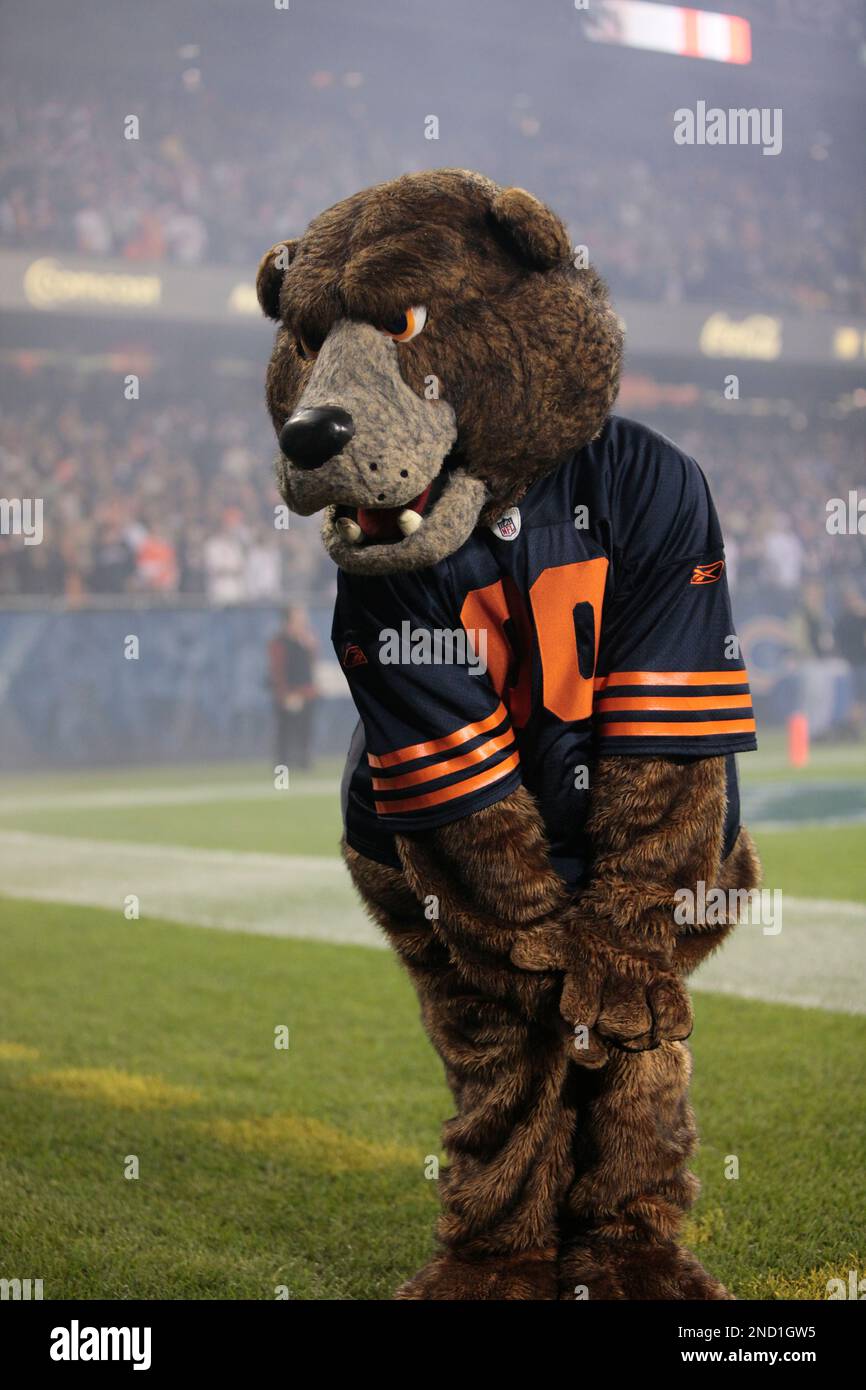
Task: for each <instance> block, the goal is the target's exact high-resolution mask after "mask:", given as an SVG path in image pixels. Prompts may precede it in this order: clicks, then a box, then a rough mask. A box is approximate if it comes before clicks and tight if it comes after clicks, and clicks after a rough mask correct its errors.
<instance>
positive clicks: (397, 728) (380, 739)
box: [331, 571, 521, 832]
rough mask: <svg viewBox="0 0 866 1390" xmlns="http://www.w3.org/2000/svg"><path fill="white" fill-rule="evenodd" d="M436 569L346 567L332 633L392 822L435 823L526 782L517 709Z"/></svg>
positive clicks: (403, 826)
mask: <svg viewBox="0 0 866 1390" xmlns="http://www.w3.org/2000/svg"><path fill="white" fill-rule="evenodd" d="M431 573H432V572H431V571H422V572H419V573H418V574H411V573H409V574H400V575H394V576H388V577H383V578H377V579H366V578H365V579H361V578H359V577H357V576H347V575H345V574H343V573H341V574H340V577H339V581H338V594H337V605H336V609H335V614H334V626H333V630H332V634H331V636H332V640H333V643H334V648H335V650H336V653H337V657H338V660H339V661H340V664H341V666H342V668H343V672H344V674H345V676H346V678H347V680H348V683H349V688H350V691H351V694H352V699H353V701H354V703H355V706H356V708H357V710H358V713H359V715H360V717H361V721H362V724H363V727H364V732H365V736H366V757H367V761H368V764H369V769H370V777H371V786H372V797H373V805H374V807H375V811H376V815H377V817H378V819H379V821H380V822H381V824H382V826H383V828H386V829H388V830H393V831H398V832H406V831H408V832H411V831H413V830H421V829H427V828H431V827H434V826H438V825H445V824H447V823H448V822H449V821H453V820H458V819H460V818H461V817H463V816H467V815H469V814H470V813H471V812H472V811H477V810H481V809H482V807H485V806H489V805H492V804H493V803H494V802H495V801H499V800H500V799H501V798H502V797H504V796H506V795H507V794H508V793H509V792H511V791H513V790H514V789H515V787H517V786H519V785H520V780H521V779H520V766H519V756H518V752H517V744H516V742H515V738H514V732H513V730H512V727H511V721H510V719H509V716H508V712H507V710H506V708H505V706H504V704H503V703H502V701H501V699H500V697H499V695H498V694H497V692H496V691H495V689H494V687H493V685H492V682H491V680H490V677H489V675H488V674H487V672H486V670H485V669H484V668H483V664H480V663H479V662H478V661H477V659H476V657H475V653H474V652H473V650H472V648H471V646H470V645H469V644H468V638H467V636H466V632H465V630H464V628H463V627H462V625H461V623H460V621H459V618H458V617H455V616H454V614H453V613H452V611H451V610H452V604H451V603H450V600H449V598H448V595H447V591H446V590H445V588H444V585H443V584H441V583H434V582H433V581H432V580H431V577H430V576H431Z"/></svg>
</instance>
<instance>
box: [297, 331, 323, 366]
mask: <svg viewBox="0 0 866 1390" xmlns="http://www.w3.org/2000/svg"><path fill="white" fill-rule="evenodd" d="M324 341H325V339H324V338H323V337H319V336H318V334H315V333H311V332H309V331H308V332H306V333H303V332H301V330H300V329H299V330H298V335H297V337H296V338H295V347H296V348H297V350H298V356H299V357H303V359H304V361H305V362H313V361H315V359H316V358H317V357H318V355H319V353H320V352H321V349H322V343H323V342H324Z"/></svg>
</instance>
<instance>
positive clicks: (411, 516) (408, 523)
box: [397, 507, 424, 536]
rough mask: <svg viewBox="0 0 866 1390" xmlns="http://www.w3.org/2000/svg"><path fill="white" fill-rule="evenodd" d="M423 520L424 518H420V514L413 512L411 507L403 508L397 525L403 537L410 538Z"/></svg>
mask: <svg viewBox="0 0 866 1390" xmlns="http://www.w3.org/2000/svg"><path fill="white" fill-rule="evenodd" d="M423 520H424V518H423V517H422V516H421V514H420V512H413V510H412V508H411V507H404V508H403V511H402V512H401V513H400V515H399V516H398V517H397V525H398V526H399V528H400V530H401V531H402V532H403V535H404V536H411V535H413V534H414V532H415V531H417V530H418V527H419V526H420V525H421V522H422V521H423Z"/></svg>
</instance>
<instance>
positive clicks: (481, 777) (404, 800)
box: [374, 752, 520, 816]
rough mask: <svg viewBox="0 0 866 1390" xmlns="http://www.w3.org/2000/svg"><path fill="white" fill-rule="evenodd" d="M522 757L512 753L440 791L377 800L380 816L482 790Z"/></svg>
mask: <svg viewBox="0 0 866 1390" xmlns="http://www.w3.org/2000/svg"><path fill="white" fill-rule="evenodd" d="M519 761H520V758H519V756H518V754H517V753H516V752H515V753H512V754H511V757H510V758H506V759H505V761H504V762H501V763H498V764H497V766H496V767H491V768H488V770H487V771H486V772H479V773H478V774H477V776H475V777H467V779H466V781H465V782H454V783H453V784H452V785H451V786H450V787H443V788H442V789H441V791H438V792H427V793H425V794H424V795H423V796H409V797H401V798H399V800H397V801H377V802H375V803H374V804H375V807H376V810H377V812H378V813H379V815H380V816H389V815H390V816H402V815H403V814H404V812H406V811H422V810H424V809H425V807H427V806H439V805H441V804H442V802H443V801H454V800H455V798H456V797H458V796H468V795H469V793H470V792H475V791H480V789H481V788H482V787H487V786H489V785H490V783H491V782H498V781H499V779H500V777H505V776H506V775H507V774H508V773H509V772H512V771H513V770H514V768H515V767H517V765H518V763H519Z"/></svg>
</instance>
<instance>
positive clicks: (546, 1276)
mask: <svg viewBox="0 0 866 1390" xmlns="http://www.w3.org/2000/svg"><path fill="white" fill-rule="evenodd" d="M394 1297H395V1298H396V1299H450V1300H453V1301H458V1302H469V1301H479V1300H485V1301H488V1300H489V1301H492V1300H499V1299H523V1300H532V1301H539V1300H547V1301H553V1300H555V1299H556V1298H557V1297H558V1287H557V1264H556V1251H555V1250H529V1251H526V1250H524V1251H515V1252H513V1253H511V1254H503V1255H474V1256H468V1255H459V1254H457V1253H456V1252H454V1251H445V1252H443V1253H442V1254H441V1255H436V1256H434V1258H433V1259H432V1260H431V1261H430V1263H429V1264H428V1265H425V1266H424V1268H423V1269H422V1270H419V1272H418V1273H417V1274H416V1275H414V1276H413V1277H412V1278H411V1279H408V1280H407V1281H406V1283H405V1284H403V1285H402V1286H401V1287H400V1288H399V1289H398V1290H397V1292H396V1294H395V1295H394Z"/></svg>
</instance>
